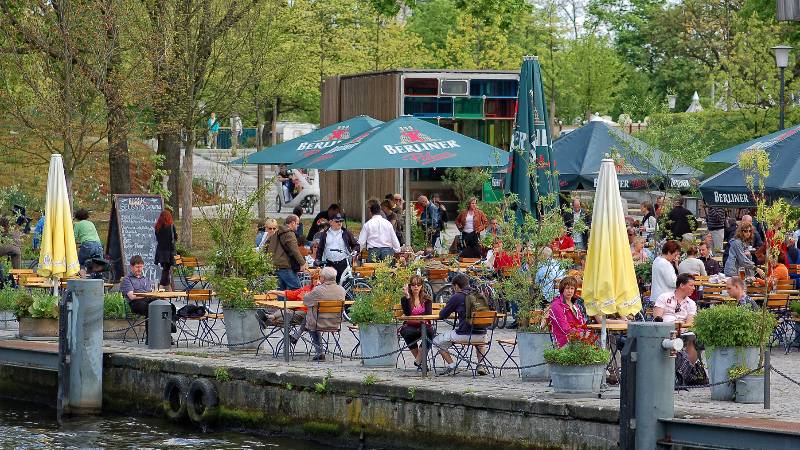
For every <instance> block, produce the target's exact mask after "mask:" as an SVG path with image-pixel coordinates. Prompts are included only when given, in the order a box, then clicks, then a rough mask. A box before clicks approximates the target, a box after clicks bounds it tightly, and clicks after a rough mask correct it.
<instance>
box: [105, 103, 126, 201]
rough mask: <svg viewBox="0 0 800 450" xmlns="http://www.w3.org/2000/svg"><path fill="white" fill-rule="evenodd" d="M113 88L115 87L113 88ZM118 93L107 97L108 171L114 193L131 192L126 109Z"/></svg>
mask: <svg viewBox="0 0 800 450" xmlns="http://www.w3.org/2000/svg"><path fill="white" fill-rule="evenodd" d="M112 90H113V89H112ZM115 99H116V95H111V96H110V98H109V97H106V105H107V106H108V172H109V180H110V182H111V183H110V184H111V193H112V194H129V193H130V192H131V159H130V155H129V154H128V130H127V122H128V121H127V119H126V118H125V110H124V109H123V107H122V105H121V104H119V102H117V101H116V100H115Z"/></svg>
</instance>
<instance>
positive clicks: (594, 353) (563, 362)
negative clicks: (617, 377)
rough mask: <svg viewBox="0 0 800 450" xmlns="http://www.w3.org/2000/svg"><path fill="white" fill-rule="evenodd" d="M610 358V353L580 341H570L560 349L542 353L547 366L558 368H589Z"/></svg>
mask: <svg viewBox="0 0 800 450" xmlns="http://www.w3.org/2000/svg"><path fill="white" fill-rule="evenodd" d="M610 358H611V352H610V351H608V350H607V349H604V348H600V347H598V346H596V345H594V344H590V343H588V342H584V341H581V340H570V341H569V342H568V343H567V345H565V346H563V347H561V348H551V349H548V350H545V351H544V360H545V361H547V363H548V364H557V365H560V366H590V365H593V364H606V363H608V360H609V359H610Z"/></svg>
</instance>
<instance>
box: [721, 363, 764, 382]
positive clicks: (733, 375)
mask: <svg viewBox="0 0 800 450" xmlns="http://www.w3.org/2000/svg"><path fill="white" fill-rule="evenodd" d="M751 370H753V369H751V368H749V367H747V366H733V367H731V368H730V369H728V379H729V380H736V379H739V378H741V377H742V376H744V374H746V373H748V372H750V371H751ZM762 375H764V369H759V370H756V371H755V372H753V373H751V374H749V375H748V376H755V377H758V376H762Z"/></svg>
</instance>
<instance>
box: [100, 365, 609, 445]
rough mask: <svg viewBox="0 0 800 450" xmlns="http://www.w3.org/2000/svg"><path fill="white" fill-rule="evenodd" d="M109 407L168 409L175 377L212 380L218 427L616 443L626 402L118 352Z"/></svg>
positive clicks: (414, 441)
mask: <svg viewBox="0 0 800 450" xmlns="http://www.w3.org/2000/svg"><path fill="white" fill-rule="evenodd" d="M103 375H104V380H103V408H104V410H106V411H110V412H115V413H122V414H142V415H156V416H158V415H162V401H163V391H164V386H165V383H166V381H167V380H168V379H169V377H171V376H187V377H190V378H192V377H205V378H208V379H210V380H212V381H213V383H214V385H215V387H216V389H217V391H218V394H219V401H220V414H219V419H218V421H217V423H216V424H215V425H214V426H215V427H216V428H232V429H247V430H252V431H256V432H262V433H282V434H288V435H293V436H298V437H305V438H309V439H314V440H318V441H321V442H326V443H331V444H337V445H343V446H347V447H359V446H362V445H363V448H376V447H378V448H420V449H427V448H435V449H444V448H453V449H455V448H458V449H466V448H475V449H477V448H480V449H489V448H504V449H505V448H521V449H523V448H529V449H611V448H617V446H618V445H617V442H618V435H619V425H618V420H619V412H618V409H616V408H612V407H608V406H597V405H593V404H592V402H591V401H588V402H587V401H585V400H582V401H569V400H563V399H542V398H519V396H518V395H514V396H512V395H507V396H503V395H497V394H492V395H485V394H481V393H480V392H473V391H471V390H469V389H464V390H463V391H459V392H452V391H450V392H445V391H442V390H436V389H428V388H408V387H405V386H403V385H402V384H400V383H392V381H391V380H380V382H377V383H370V382H368V381H365V380H361V381H359V380H356V379H352V378H350V379H347V378H337V376H336V373H335V372H334V373H333V374H332V376H331V377H330V378H329V379H328V380H327V382H326V381H325V380H324V379H321V378H320V377H319V375H318V374H313V376H312V375H308V374H304V373H302V372H297V371H285V370H281V369H263V368H254V367H251V368H248V367H226V368H225V370H224V373H221V372H220V368H219V366H218V365H215V364H213V363H210V362H205V361H202V360H201V359H199V358H192V359H191V360H187V359H165V358H158V357H146V356H140V355H134V354H124V353H118V354H111V355H107V356H106V358H105V361H104V374H103Z"/></svg>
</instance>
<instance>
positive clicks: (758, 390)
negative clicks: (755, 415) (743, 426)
mask: <svg viewBox="0 0 800 450" xmlns="http://www.w3.org/2000/svg"><path fill="white" fill-rule="evenodd" d="M736 403H764V376H763V375H748V376H746V377H744V378H740V379H738V380H736Z"/></svg>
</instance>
